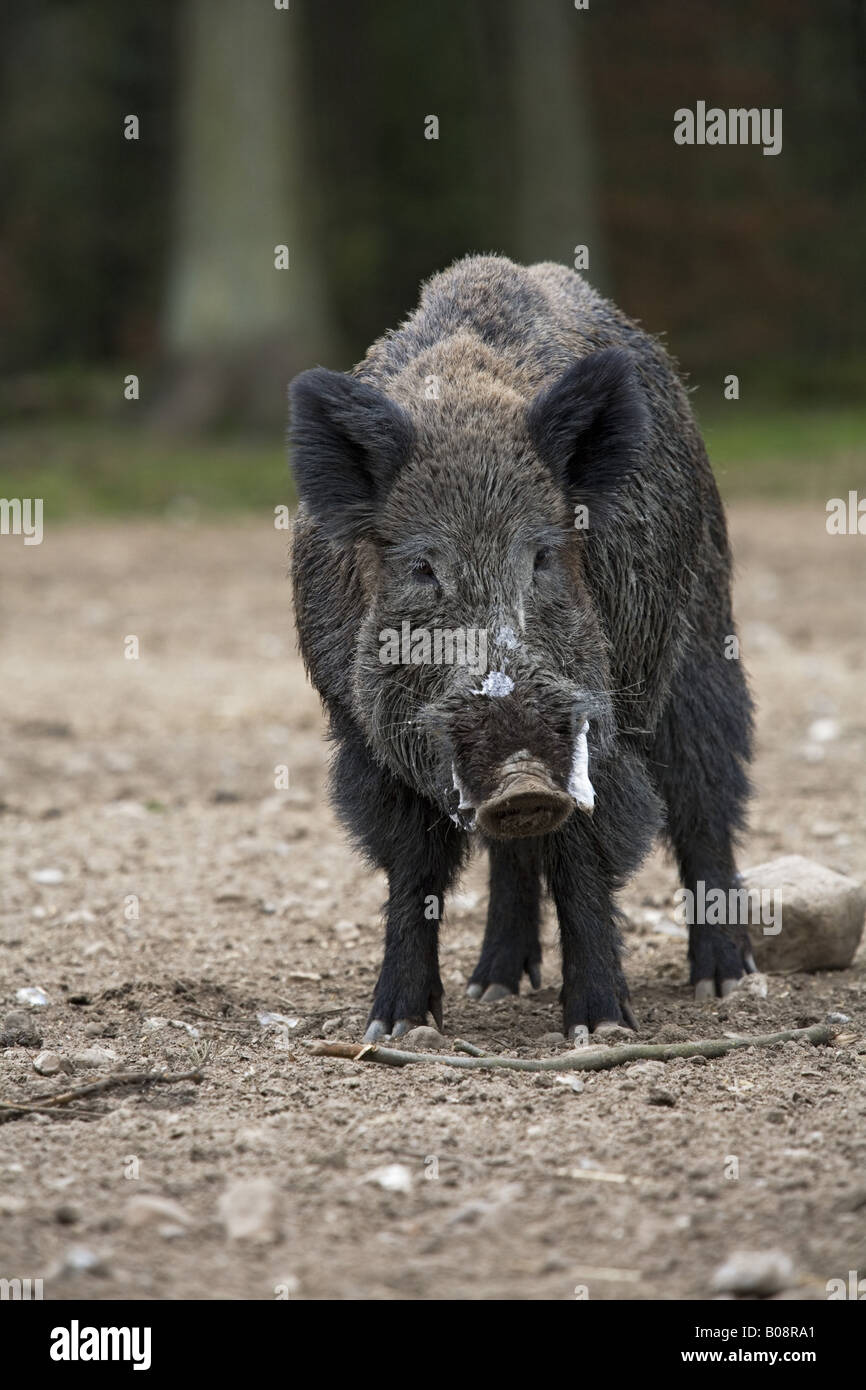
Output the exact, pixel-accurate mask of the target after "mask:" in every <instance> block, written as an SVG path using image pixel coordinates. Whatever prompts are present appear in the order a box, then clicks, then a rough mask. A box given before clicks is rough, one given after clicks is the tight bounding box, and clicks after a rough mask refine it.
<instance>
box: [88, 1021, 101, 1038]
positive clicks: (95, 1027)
mask: <svg viewBox="0 0 866 1390" xmlns="http://www.w3.org/2000/svg"><path fill="white" fill-rule="evenodd" d="M104 1028H105V1024H104V1023H86V1024H85V1025H84V1036H85V1037H86V1038H101V1037H102V1033H103V1029H104Z"/></svg>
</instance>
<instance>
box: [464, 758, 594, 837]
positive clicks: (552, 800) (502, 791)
mask: <svg viewBox="0 0 866 1390" xmlns="http://www.w3.org/2000/svg"><path fill="white" fill-rule="evenodd" d="M573 810H574V801H573V800H572V798H571V797H570V796H568V795H566V793H565V792H564V791H561V790H560V788H559V787H557V786H556V785H555V784H554V781H553V779H552V777H551V775H550V773H549V772H548V770H547V768H546V767H545V766H544V764H543V763H541V762H539V761H538V760H537V759H535V758H532V757H531V756H530V755H529V754H528V753H526V752H523V753H516V754H515V755H514V757H512V758H509V759H508V760H507V761H506V762H504V763H503V764H502V767H501V768H500V769H499V776H498V779H497V784H496V790H495V791H494V792H493V794H492V795H491V796H489V797H488V798H487V800H486V801H484V802H483V803H482V805H480V806H479V807H478V827H479V829H480V830H483V831H484V833H485V834H486V835H491V836H493V837H494V838H495V839H516V838H518V837H520V836H525V835H549V834H550V832H551V831H552V830H556V829H558V827H559V826H560V825H562V823H563V821H564V820H567V818H568V817H569V816H570V815H571V813H572V811H573Z"/></svg>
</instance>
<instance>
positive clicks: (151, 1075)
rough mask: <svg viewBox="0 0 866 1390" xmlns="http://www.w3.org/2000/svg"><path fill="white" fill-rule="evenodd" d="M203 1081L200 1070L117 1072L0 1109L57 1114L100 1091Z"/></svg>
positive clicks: (5, 1102)
mask: <svg viewBox="0 0 866 1390" xmlns="http://www.w3.org/2000/svg"><path fill="white" fill-rule="evenodd" d="M203 1080H204V1075H203V1073H202V1072H200V1071H178V1072H165V1071H119V1072H114V1073H113V1074H112V1075H111V1076H106V1077H104V1078H103V1080H102V1081H90V1082H88V1083H87V1084H86V1085H84V1086H75V1087H73V1089H72V1090H71V1091H61V1092H60V1093H59V1094H58V1095H54V1096H27V1097H25V1098H24V1099H23V1100H22V1101H20V1102H16V1101H9V1100H0V1110H5V1111H7V1112H17V1113H19V1114H22V1115H23V1114H28V1113H35V1114H48V1115H51V1114H53V1113H56V1111H57V1109H58V1107H59V1106H63V1105H68V1104H69V1103H70V1101H74V1100H81V1099H82V1098H83V1097H84V1096H95V1095H101V1093H102V1092H103V1091H113V1090H115V1089H116V1088H117V1087H118V1086H154V1085H164V1086H171V1085H173V1084H174V1083H175V1082H177V1081H194V1082H195V1083H196V1085H198V1084H199V1082H200V1081H203ZM74 1113H75V1114H76V1115H82V1114H93V1113H94V1112H93V1111H83V1110H76V1111H75V1112H74Z"/></svg>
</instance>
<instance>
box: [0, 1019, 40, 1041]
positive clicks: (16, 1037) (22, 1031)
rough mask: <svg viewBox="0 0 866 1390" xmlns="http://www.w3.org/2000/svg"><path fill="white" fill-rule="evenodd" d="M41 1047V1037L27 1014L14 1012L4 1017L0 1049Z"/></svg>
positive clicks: (0, 1034)
mask: <svg viewBox="0 0 866 1390" xmlns="http://www.w3.org/2000/svg"><path fill="white" fill-rule="evenodd" d="M41 1046H42V1035H41V1034H40V1033H38V1032H37V1031H36V1029H35V1028H34V1026H33V1022H32V1020H31V1017H30V1015H29V1014H25V1013H21V1012H20V1011H16V1012H14V1013H9V1014H7V1015H6V1017H5V1019H4V1020H3V1031H2V1032H0V1048H2V1047H41Z"/></svg>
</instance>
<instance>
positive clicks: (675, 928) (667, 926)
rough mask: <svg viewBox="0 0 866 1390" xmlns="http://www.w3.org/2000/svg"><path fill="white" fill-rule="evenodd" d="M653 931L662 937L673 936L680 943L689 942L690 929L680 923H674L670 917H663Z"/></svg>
mask: <svg viewBox="0 0 866 1390" xmlns="http://www.w3.org/2000/svg"><path fill="white" fill-rule="evenodd" d="M653 931H654V932H657V933H658V934H659V935H660V936H673V937H676V938H677V940H678V941H687V940H688V935H689V929H688V927H684V926H682V924H681V923H680V922H672V921H671V920H670V918H668V917H662V919H661V921H659V922H657V923H656V925H655V926H654V927H653Z"/></svg>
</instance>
